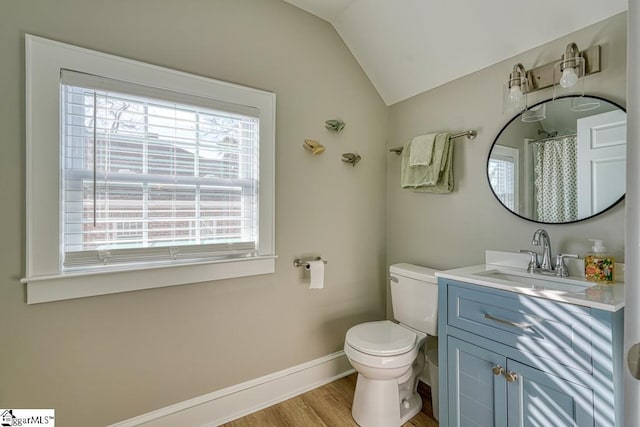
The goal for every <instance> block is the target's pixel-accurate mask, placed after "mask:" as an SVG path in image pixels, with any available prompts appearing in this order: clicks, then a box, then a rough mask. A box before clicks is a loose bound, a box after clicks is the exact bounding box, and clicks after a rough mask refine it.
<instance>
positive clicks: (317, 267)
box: [305, 260, 324, 289]
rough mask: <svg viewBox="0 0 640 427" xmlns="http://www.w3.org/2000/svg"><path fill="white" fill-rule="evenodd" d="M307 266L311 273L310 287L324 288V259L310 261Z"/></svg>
mask: <svg viewBox="0 0 640 427" xmlns="http://www.w3.org/2000/svg"><path fill="white" fill-rule="evenodd" d="M305 268H306V269H307V270H309V272H310V273H311V283H309V289H322V288H324V262H322V260H319V261H309V262H308V263H307V265H306V266H305Z"/></svg>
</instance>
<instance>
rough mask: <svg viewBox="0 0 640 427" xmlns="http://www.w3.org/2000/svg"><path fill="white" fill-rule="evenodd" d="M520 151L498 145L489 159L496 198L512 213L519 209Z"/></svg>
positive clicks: (490, 176)
mask: <svg viewBox="0 0 640 427" xmlns="http://www.w3.org/2000/svg"><path fill="white" fill-rule="evenodd" d="M518 155H519V150H518V149H516V148H512V147H506V146H503V145H496V146H495V147H494V148H493V151H492V152H491V158H490V159H489V182H490V183H491V188H492V189H493V191H494V193H495V194H496V197H498V199H500V201H501V202H502V204H504V205H505V206H506V207H507V208H509V209H510V210H512V211H517V208H518V164H519V162H518Z"/></svg>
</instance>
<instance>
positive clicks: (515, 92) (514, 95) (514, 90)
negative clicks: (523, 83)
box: [509, 86, 524, 107]
mask: <svg viewBox="0 0 640 427" xmlns="http://www.w3.org/2000/svg"><path fill="white" fill-rule="evenodd" d="M523 101H524V95H523V93H522V90H521V89H520V86H512V87H511V88H509V102H510V103H511V105H512V106H514V107H520V106H521V105H523Z"/></svg>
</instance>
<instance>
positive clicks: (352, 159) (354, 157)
mask: <svg viewBox="0 0 640 427" xmlns="http://www.w3.org/2000/svg"><path fill="white" fill-rule="evenodd" d="M361 159H362V157H360V155H359V154H354V153H342V161H343V162H345V163H349V164H350V165H351V166H355V165H356V163H358V162H359V161H360V160H361Z"/></svg>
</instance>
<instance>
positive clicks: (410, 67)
mask: <svg viewBox="0 0 640 427" xmlns="http://www.w3.org/2000/svg"><path fill="white" fill-rule="evenodd" d="M285 1H286V2H288V3H291V4H293V5H295V6H297V7H299V8H301V9H304V10H306V11H307V12H309V13H312V14H314V15H317V16H319V17H320V18H322V19H325V20H327V21H329V22H330V23H331V24H332V25H333V26H334V28H335V29H336V31H337V32H338V34H339V35H340V37H342V39H343V40H344V42H345V44H346V45H347V46H348V47H349V49H350V50H351V52H352V53H353V56H354V57H355V58H356V60H357V61H358V62H359V63H360V66H361V67H362V68H363V69H364V71H365V73H366V74H367V76H368V77H369V79H370V80H371V82H372V83H373V85H374V86H375V87H376V89H377V90H378V93H379V94H380V96H381V97H382V99H383V100H384V101H385V102H386V104H387V105H391V104H394V103H396V102H399V101H402V100H404V99H407V98H410V97H412V96H414V95H417V94H419V93H422V92H424V91H426V90H429V89H432V88H434V87H436V86H440V85H442V84H444V83H447V82H449V81H451V80H455V79H457V78H459V77H462V76H465V75H467V74H470V73H473V72H474V71H478V70H480V69H482V68H485V67H487V66H489V65H492V64H495V63H497V62H500V61H503V60H505V59H507V58H510V57H512V56H514V55H516V54H518V53H521V52H524V51H526V50H529V49H531V48H534V47H536V46H539V45H541V44H544V43H546V42H549V41H551V40H554V39H557V38H559V37H562V36H564V35H566V34H568V33H571V32H573V31H576V30H578V29H581V28H584V27H587V26H589V25H591V24H594V23H596V22H599V21H602V20H603V19H605V18H608V17H610V16H613V15H615V14H617V13H620V12H623V11H625V10H627V5H628V0H606V1H605V0H560V1H558V0H536V1H535V2H531V1H524V0H285Z"/></svg>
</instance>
